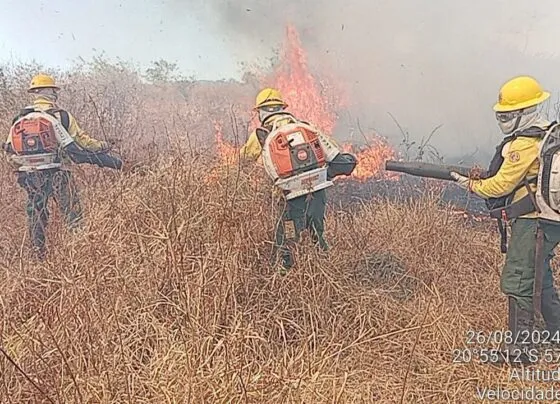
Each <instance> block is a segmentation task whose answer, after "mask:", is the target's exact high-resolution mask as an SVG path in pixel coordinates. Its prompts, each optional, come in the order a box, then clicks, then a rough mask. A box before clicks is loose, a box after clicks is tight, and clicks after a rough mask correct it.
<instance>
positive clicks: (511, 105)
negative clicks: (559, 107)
mask: <svg viewBox="0 0 560 404" xmlns="http://www.w3.org/2000/svg"><path fill="white" fill-rule="evenodd" d="M548 97H550V93H549V92H547V91H544V90H543V89H542V87H541V85H540V84H539V82H538V81H537V80H535V79H534V78H533V77H530V76H518V77H514V78H513V79H511V80H509V81H508V82H507V83H505V84H504V85H503V86H502V88H501V89H500V95H499V96H498V102H497V103H496V104H495V105H494V111H496V112H509V111H516V110H518V109H523V108H529V107H533V106H535V105H538V104H540V103H541V102H543V101H546V99H547V98H548Z"/></svg>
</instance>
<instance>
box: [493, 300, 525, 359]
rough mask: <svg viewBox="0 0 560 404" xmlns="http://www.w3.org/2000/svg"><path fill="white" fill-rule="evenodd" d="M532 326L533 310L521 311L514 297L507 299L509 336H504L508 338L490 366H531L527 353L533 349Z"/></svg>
mask: <svg viewBox="0 0 560 404" xmlns="http://www.w3.org/2000/svg"><path fill="white" fill-rule="evenodd" d="M533 326H534V316H533V310H532V309H531V310H525V309H523V308H522V307H521V306H520V305H519V304H518V303H517V300H516V299H515V298H514V297H509V298H508V329H509V331H510V333H511V334H509V333H508V334H506V335H507V337H508V338H507V340H506V341H504V342H503V343H502V344H501V347H500V354H499V355H497V360H492V361H491V363H490V364H491V365H494V366H503V365H506V364H509V365H510V366H513V367H519V366H521V365H529V364H531V363H532V362H531V358H530V356H529V355H528V354H527V353H528V352H529V351H530V350H532V349H533V346H532V344H531V333H532V332H533ZM493 359H496V357H494V358H493Z"/></svg>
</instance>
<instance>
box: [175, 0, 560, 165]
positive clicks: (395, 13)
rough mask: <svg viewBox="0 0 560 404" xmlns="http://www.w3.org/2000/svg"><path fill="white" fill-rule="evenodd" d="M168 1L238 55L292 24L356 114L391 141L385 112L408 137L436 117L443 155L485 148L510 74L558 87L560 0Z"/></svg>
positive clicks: (264, 48) (265, 51) (265, 47)
mask: <svg viewBox="0 0 560 404" xmlns="http://www.w3.org/2000/svg"><path fill="white" fill-rule="evenodd" d="M166 7H167V11H168V12H170V13H181V12H184V11H186V10H188V12H189V13H194V14H195V15H196V17H197V18H198V19H200V21H202V22H203V23H204V24H206V25H207V27H209V28H210V29H212V30H213V32H214V33H215V34H216V35H223V37H224V41H225V42H226V44H227V46H228V48H229V49H230V51H231V52H232V54H234V55H235V56H236V58H238V59H240V60H252V59H255V58H258V57H266V56H268V55H270V53H271V49H272V48H273V47H278V46H279V45H280V44H281V41H282V40H283V35H284V31H285V24H286V23H293V24H294V25H295V26H296V27H297V28H298V30H299V32H300V35H301V39H302V42H303V45H304V47H305V49H306V51H307V52H308V54H309V62H310V66H311V68H313V69H315V70H316V69H325V70H327V71H328V70H330V71H332V72H333V73H334V74H335V75H336V76H337V77H338V78H339V79H340V80H342V81H343V82H344V84H345V86H346V88H347V89H348V92H349V95H350V96H351V102H352V104H351V105H350V107H349V113H350V115H351V116H352V118H353V119H354V120H355V119H356V118H359V119H360V121H361V123H362V126H364V127H367V128H374V129H376V130H377V131H378V132H380V133H381V134H383V135H386V136H389V137H390V138H391V140H393V141H396V142H398V141H400V139H402V136H401V135H400V133H399V130H398V128H397V126H396V125H395V123H394V122H393V121H392V119H391V117H390V116H389V114H388V113H391V114H392V115H394V116H395V118H396V119H397V120H398V121H399V123H400V124H401V125H402V126H403V127H405V129H406V130H408V131H409V132H410V134H411V137H412V138H414V139H416V140H420V138H421V137H422V136H427V135H428V134H429V133H430V132H431V131H432V130H433V129H434V128H435V127H436V126H438V125H440V124H441V125H443V126H442V127H441V129H439V131H438V132H436V134H435V135H434V137H433V138H432V141H431V143H432V144H433V145H434V146H436V147H437V148H438V149H439V151H440V152H442V153H443V154H445V155H446V156H451V155H457V154H459V155H464V154H469V153H473V152H475V150H476V148H477V147H478V148H479V149H486V150H489V151H490V152H492V151H493V149H494V146H495V144H496V142H497V141H499V139H500V137H501V135H500V133H499V131H498V127H497V125H496V123H495V120H494V115H493V111H492V105H493V104H494V102H495V101H496V100H497V94H498V91H499V88H500V86H501V85H502V84H503V82H504V81H506V80H507V79H509V78H510V77H511V76H514V75H518V74H528V75H533V76H534V77H536V78H537V79H538V80H539V81H540V82H541V84H542V85H543V86H545V87H546V88H547V89H549V90H550V91H551V92H552V93H553V96H555V95H556V93H557V92H558V91H557V89H558V87H559V86H560V75H559V74H558V67H559V64H558V61H559V59H558V54H557V53H556V52H557V49H558V42H557V38H558V37H559V36H558V34H560V28H559V26H558V24H556V23H555V21H554V18H553V16H554V15H558V12H560V3H558V2H555V1H551V0H549V1H540V2H538V4H536V3H532V2H528V1H517V0H508V1H507V2H506V1H505V0H494V1H484V0H471V1H469V2H452V1H444V0H430V1H415V0H392V1H372V0H354V1H352V2H348V1H346V0H328V1H316V0H284V1H258V0H245V1H239V0H204V1H197V0H172V1H168V2H167V3H166ZM554 100H555V97H554ZM553 102H554V101H552V102H549V108H550V109H551V110H552V109H553V108H552V107H553V105H552V104H553ZM337 136H340V137H343V136H344V135H342V134H338V133H337Z"/></svg>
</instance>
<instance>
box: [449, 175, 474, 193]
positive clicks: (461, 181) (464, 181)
mask: <svg viewBox="0 0 560 404" xmlns="http://www.w3.org/2000/svg"><path fill="white" fill-rule="evenodd" d="M451 177H453V179H454V180H455V182H456V183H457V185H459V186H460V187H461V188H463V189H466V190H470V187H469V184H470V182H471V180H470V179H469V178H468V177H465V176H463V175H461V174H458V173H456V172H453V171H452V172H451Z"/></svg>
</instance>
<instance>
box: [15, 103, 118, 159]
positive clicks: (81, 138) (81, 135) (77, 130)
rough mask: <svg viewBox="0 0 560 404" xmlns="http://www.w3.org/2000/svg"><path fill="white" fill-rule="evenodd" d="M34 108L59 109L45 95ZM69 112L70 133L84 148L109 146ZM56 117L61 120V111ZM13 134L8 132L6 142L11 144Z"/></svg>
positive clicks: (102, 148) (95, 148) (103, 148)
mask: <svg viewBox="0 0 560 404" xmlns="http://www.w3.org/2000/svg"><path fill="white" fill-rule="evenodd" d="M32 107H33V108H35V109H38V110H41V111H48V110H50V109H58V107H57V106H56V105H55V104H54V103H52V102H51V101H49V100H47V99H46V98H43V97H37V98H36V99H35V101H34V102H33V105H32ZM66 112H67V113H68V118H69V125H68V129H67V131H68V133H69V134H70V136H72V138H73V139H74V141H75V142H76V143H77V144H78V145H79V146H81V147H82V148H84V149H87V150H91V151H99V150H105V149H107V148H108V147H109V145H108V144H107V142H104V141H100V140H97V139H94V138H92V137H90V136H89V135H88V134H87V133H86V131H84V130H83V129H82V128H81V127H80V126H79V125H78V122H77V121H76V118H74V116H73V115H72V114H71V113H69V112H68V111H66ZM55 116H56V118H57V119H58V120H59V121H60V120H61V117H60V114H59V113H55ZM11 141H12V139H11V134H8V137H7V139H6V142H5V143H6V144H7V145H9V144H11ZM7 160H8V163H9V164H10V165H11V166H13V167H15V165H14V163H13V162H12V161H11V160H10V156H9V155H8V156H7ZM70 161H71V160H70V159H69V158H67V157H66V156H64V162H66V163H68V162H70Z"/></svg>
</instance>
